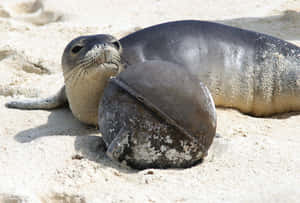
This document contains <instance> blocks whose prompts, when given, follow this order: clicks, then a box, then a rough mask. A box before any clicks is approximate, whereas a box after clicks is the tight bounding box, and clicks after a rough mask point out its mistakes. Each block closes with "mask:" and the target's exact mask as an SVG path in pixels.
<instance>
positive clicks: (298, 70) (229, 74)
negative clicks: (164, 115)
mask: <svg viewBox="0 0 300 203" xmlns="http://www.w3.org/2000/svg"><path fill="white" fill-rule="evenodd" d="M120 43H121V45H122V47H123V54H122V60H124V63H125V64H129V65H131V64H136V63H139V62H143V61H151V60H161V61H168V62H172V63H175V64H178V65H179V66H181V67H182V68H184V69H185V70H186V71H189V72H190V73H191V74H192V75H195V76H197V77H198V78H199V79H200V80H201V81H202V82H203V83H204V84H205V85H206V86H207V87H208V89H209V90H210V91H211V94H212V96H213V98H214V102H215V104H216V106H223V107H232V108H236V109H238V110H240V111H241V112H243V113H246V114H251V115H254V116H269V115H272V114H275V113H282V112H289V111H299V110H300V48H299V47H297V46H295V45H293V44H291V43H289V42H286V41H283V40H280V39H278V38H275V37H272V36H269V35H265V34H261V33H257V32H252V31H248V30H243V29H239V28H234V27H230V26H226V25H222V24H218V23H212V22H203V21H179V22H171V23H166V24H161V25H156V26H153V27H149V28H146V29H144V30H141V31H137V32H135V33H133V34H131V35H128V36H127V37H125V38H122V39H121V40H120Z"/></svg>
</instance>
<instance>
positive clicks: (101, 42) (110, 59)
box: [62, 34, 122, 79]
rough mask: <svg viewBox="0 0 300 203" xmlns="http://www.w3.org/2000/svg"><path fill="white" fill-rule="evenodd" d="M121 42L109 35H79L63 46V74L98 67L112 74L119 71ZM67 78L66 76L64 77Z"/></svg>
mask: <svg viewBox="0 0 300 203" xmlns="http://www.w3.org/2000/svg"><path fill="white" fill-rule="evenodd" d="M121 52H122V48H121V44H120V42H119V41H118V40H117V39H116V38H115V37H113V36H111V35H103V34H101V35H90V36H80V37H78V38H75V39H73V40H72V41H71V42H70V43H69V44H68V45H67V46H66V48H65V50H64V53H63V57H62V68H63V73H64V76H65V77H66V76H67V75H68V74H69V73H71V72H74V71H76V70H78V69H82V70H85V71H86V72H88V71H89V69H93V68H100V69H102V71H105V72H110V73H111V74H112V75H115V74H117V73H118V72H120V71H121V69H122V67H121V62H120V61H121V57H120V55H121ZM66 79H67V78H66Z"/></svg>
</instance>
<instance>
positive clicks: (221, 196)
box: [0, 0, 300, 203]
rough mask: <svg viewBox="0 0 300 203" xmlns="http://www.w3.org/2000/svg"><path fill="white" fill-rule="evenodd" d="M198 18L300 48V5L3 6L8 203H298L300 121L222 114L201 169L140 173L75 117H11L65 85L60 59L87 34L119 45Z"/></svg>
mask: <svg viewBox="0 0 300 203" xmlns="http://www.w3.org/2000/svg"><path fill="white" fill-rule="evenodd" d="M182 19H197V20H210V21H216V22H220V23H224V24H228V25H234V26H238V27H242V28H246V29H251V30H255V31H259V32H263V33H267V34H271V35H273V36H277V37H279V38H282V39H284V40H287V41H290V42H292V43H295V44H297V45H299V46H300V1H299V0H252V1H246V0H244V1H242V0H227V1H224V0H214V1H209V0H189V1H175V0H147V1H146V0H135V1H133V0H132V1H130V0H129V1H117V0H101V1H99V0H89V1H86V0H45V1H38V0H1V1H0V115H1V116H0V202H13V203H14V202H30V203H31V202H34V203H40V202H47V203H48V202H54V203H60V202H67V203H73V202H74V203H79V202H80V203H81V202H93V203H94V202H95V203H96V202H101V203H102V202H103V203H106V202H107V203H111V202H115V203H117V202H137V203H140V202H149V203H154V202H156V203H158V202H163V203H167V202H172V203H173V202H178V203H181V202H183V203H185V202H214V203H215V202H230V203H232V202H300V189H299V188H300V156H299V155H300V125H299V124H300V115H299V113H298V114H297V113H289V114H283V115H279V116H275V117H272V118H255V117H251V116H247V115H244V114H241V113H240V112H238V111H236V110H232V109H220V108H218V109H217V115H218V127H217V135H218V136H217V138H215V140H214V143H213V145H212V147H211V149H210V150H209V155H208V157H207V158H206V159H205V160H204V162H203V163H201V164H199V165H197V166H194V167H192V168H188V169H184V170H183V169H180V170H175V169H168V170H157V169H148V170H142V171H136V170H132V169H125V168H122V167H120V166H119V165H118V164H116V163H113V162H111V161H110V160H109V159H108V158H107V157H106V156H105V154H104V152H103V146H104V144H103V142H102V140H101V138H100V136H101V135H99V133H98V132H97V130H96V129H93V128H91V127H88V126H85V125H83V124H81V123H80V122H79V121H77V120H76V119H75V118H74V117H73V116H72V114H71V112H70V110H69V109H67V108H65V109H64V108H62V109H57V110H53V111H42V110H36V111H28V110H16V109H7V108H6V107H5V106H4V104H5V102H7V101H9V100H12V99H16V98H24V97H44V96H47V95H50V94H52V93H54V92H56V91H57V90H58V89H59V88H60V87H61V86H62V85H63V77H62V73H61V67H60V60H61V55H62V52H63V49H64V47H65V46H66V44H67V43H68V42H69V41H70V40H71V39H73V38H74V37H77V36H79V35H88V34H97V33H109V34H112V35H115V36H117V37H121V36H124V35H126V34H127V33H130V32H132V31H134V30H136V29H140V28H143V27H146V26H150V25H153V24H157V23H162V22H167V21H173V20H182Z"/></svg>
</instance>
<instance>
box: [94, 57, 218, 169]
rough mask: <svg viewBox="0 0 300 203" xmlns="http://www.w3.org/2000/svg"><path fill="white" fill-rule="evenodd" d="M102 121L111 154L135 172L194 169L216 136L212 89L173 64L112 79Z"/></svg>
mask: <svg viewBox="0 0 300 203" xmlns="http://www.w3.org/2000/svg"><path fill="white" fill-rule="evenodd" d="M170 76H172V77H170ZM98 116H99V119H98V122H99V125H98V126H99V130H100V132H101V133H102V138H103V140H104V141H105V143H106V145H107V148H108V149H107V152H106V153H107V155H108V156H109V157H110V158H111V159H112V160H115V161H118V162H121V163H126V164H127V165H129V166H131V167H132V168H136V169H145V168H186V167H190V166H192V165H194V164H195V163H198V162H199V161H200V160H201V159H202V158H204V157H205V156H206V154H207V151H208V149H209V147H210V145H211V143H212V141H213V138H214V136H215V133H216V111H215V105H214V102H213V99H212V97H211V95H210V93H209V90H208V89H207V88H206V87H205V85H204V84H203V83H201V82H200V81H199V79H198V78H197V77H194V76H193V75H191V74H189V73H188V72H187V71H185V70H184V69H183V68H181V67H180V66H178V65H176V64H173V63H169V62H162V61H155V60H154V61H146V62H143V63H139V64H135V65H132V66H130V67H129V68H127V69H126V70H124V71H123V72H121V73H120V74H119V75H118V76H117V77H116V78H112V79H111V80H110V81H109V83H108V85H107V86H106V88H105V89H104V92H103V94H102V98H101V100H100V103H99V113H98Z"/></svg>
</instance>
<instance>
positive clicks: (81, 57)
mask: <svg viewBox="0 0 300 203" xmlns="http://www.w3.org/2000/svg"><path fill="white" fill-rule="evenodd" d="M121 52H122V48H121V44H120V42H119V41H118V40H117V39H116V38H114V37H113V36H111V35H90V36H81V37H78V38H75V39H74V40H72V41H71V42H70V43H69V44H68V45H67V46H66V48H65V50H64V53H63V56H62V69H63V75H64V79H65V86H66V93H67V98H68V101H69V105H70V108H71V110H72V113H73V115H74V116H75V117H76V118H78V119H79V120H80V121H82V122H84V123H87V124H96V123H97V112H98V103H99V100H100V98H101V96H102V92H103V90H104V88H105V86H106V83H107V81H108V79H109V78H110V77H112V76H115V75H117V74H118V73H119V72H121V70H122V67H123V66H122V64H121Z"/></svg>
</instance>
